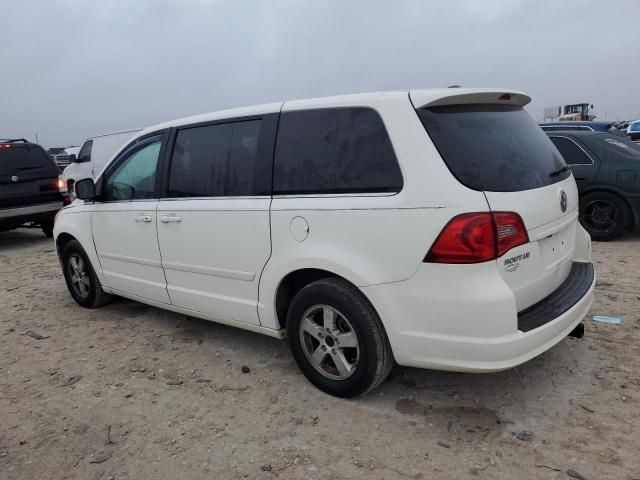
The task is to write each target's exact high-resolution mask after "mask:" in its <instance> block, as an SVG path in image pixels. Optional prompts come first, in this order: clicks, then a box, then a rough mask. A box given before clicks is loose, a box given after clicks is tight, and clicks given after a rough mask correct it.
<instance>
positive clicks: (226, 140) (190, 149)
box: [168, 120, 265, 197]
mask: <svg viewBox="0 0 640 480" xmlns="http://www.w3.org/2000/svg"><path fill="white" fill-rule="evenodd" d="M261 128H262V120H248V121H239V122H230V123H219V124H214V125H204V126H200V127H191V128H185V129H182V130H179V131H178V134H177V135H176V141H175V145H174V147H173V155H172V158H171V168H170V172H169V192H168V194H169V197H228V196H252V195H263V194H264V193H265V191H264V188H263V186H262V184H263V182H261V181H260V179H259V178H258V176H259V172H260V168H259V165H258V162H259V160H260V155H259V154H258V152H259V146H258V143H259V140H260V131H261Z"/></svg>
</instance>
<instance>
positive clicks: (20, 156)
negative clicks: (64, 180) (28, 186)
mask: <svg viewBox="0 0 640 480" xmlns="http://www.w3.org/2000/svg"><path fill="white" fill-rule="evenodd" d="M53 170H54V164H53V162H52V160H51V158H49V156H48V155H47V154H46V153H45V151H44V150H43V149H41V148H38V147H34V146H27V145H11V146H10V147H8V148H0V176H4V175H11V176H13V175H17V176H20V174H30V173H43V172H51V171H53Z"/></svg>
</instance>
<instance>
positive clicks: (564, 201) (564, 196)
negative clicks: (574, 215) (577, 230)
mask: <svg viewBox="0 0 640 480" xmlns="http://www.w3.org/2000/svg"><path fill="white" fill-rule="evenodd" d="M560 209H561V210H562V213H564V212H566V211H567V194H566V193H565V191H564V190H562V191H560Z"/></svg>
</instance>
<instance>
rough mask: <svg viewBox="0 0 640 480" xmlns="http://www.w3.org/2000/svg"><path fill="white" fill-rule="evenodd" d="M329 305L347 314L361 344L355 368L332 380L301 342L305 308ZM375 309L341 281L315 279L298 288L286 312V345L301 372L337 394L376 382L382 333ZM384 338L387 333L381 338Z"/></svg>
mask: <svg viewBox="0 0 640 480" xmlns="http://www.w3.org/2000/svg"><path fill="white" fill-rule="evenodd" d="M319 304H324V305H329V306H331V307H334V308H335V309H337V310H338V311H340V312H341V313H342V314H343V315H345V316H346V317H347V319H348V320H349V323H350V324H351V326H352V327H353V329H354V331H355V333H356V335H357V337H358V343H359V347H360V358H359V360H358V365H357V367H356V371H355V372H354V373H353V374H352V375H351V376H350V377H349V378H346V379H344V380H332V379H330V378H327V377H325V376H323V375H322V374H321V373H320V372H318V371H317V370H316V369H315V368H314V367H313V365H312V364H311V363H310V362H309V360H308V359H307V356H306V355H305V353H304V351H303V347H302V345H301V342H300V334H299V328H300V322H301V321H302V316H303V314H304V313H305V311H306V310H307V309H308V308H310V307H311V306H313V305H319ZM374 315H375V312H373V315H372V307H370V306H369V305H367V303H366V300H365V299H363V298H358V296H357V295H356V294H355V292H353V291H350V289H348V288H344V287H342V286H341V285H339V284H338V285H335V284H329V283H327V282H323V281H320V282H315V283H312V284H310V285H308V286H306V287H304V288H303V289H302V290H300V291H299V292H298V293H297V294H296V296H295V297H294V299H293V301H292V302H291V305H290V308H289V311H288V313H287V335H288V340H289V347H290V348H291V352H292V354H293V357H294V359H295V361H296V363H297V364H298V366H299V368H300V370H301V371H302V373H303V374H304V375H305V376H306V377H307V378H308V379H309V381H310V382H311V383H313V384H314V385H315V386H316V387H318V388H319V389H321V390H323V391H325V392H327V393H329V394H331V395H335V396H338V397H353V396H357V395H360V394H362V393H365V392H366V391H368V390H369V388H370V386H371V385H372V384H373V383H374V382H375V379H376V374H377V371H378V364H379V363H380V362H381V361H382V359H381V358H380V357H381V354H382V352H381V349H380V342H381V336H380V335H381V334H382V335H383V336H384V333H381V332H379V327H378V326H377V321H376V318H375V317H374ZM382 340H384V341H386V336H384V338H383V339H382Z"/></svg>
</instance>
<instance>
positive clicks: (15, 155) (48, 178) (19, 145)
mask: <svg viewBox="0 0 640 480" xmlns="http://www.w3.org/2000/svg"><path fill="white" fill-rule="evenodd" d="M58 174H59V172H58V167H57V166H56V164H55V163H54V161H53V160H52V159H51V157H49V155H47V152H45V150H44V149H43V148H42V147H41V146H40V145H37V144H35V143H31V142H28V141H27V140H25V139H22V138H21V139H14V140H0V231H3V230H11V229H13V228H18V227H21V226H25V227H40V228H42V231H43V232H44V233H45V235H46V236H47V237H51V236H53V220H54V217H55V214H56V212H57V211H58V210H60V208H61V207H62V200H63V197H62V193H61V192H60V188H59V179H58Z"/></svg>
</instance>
